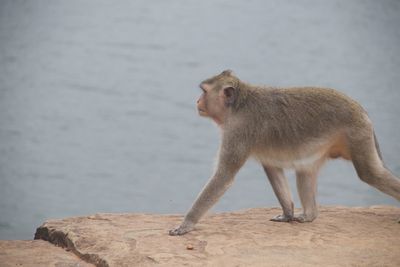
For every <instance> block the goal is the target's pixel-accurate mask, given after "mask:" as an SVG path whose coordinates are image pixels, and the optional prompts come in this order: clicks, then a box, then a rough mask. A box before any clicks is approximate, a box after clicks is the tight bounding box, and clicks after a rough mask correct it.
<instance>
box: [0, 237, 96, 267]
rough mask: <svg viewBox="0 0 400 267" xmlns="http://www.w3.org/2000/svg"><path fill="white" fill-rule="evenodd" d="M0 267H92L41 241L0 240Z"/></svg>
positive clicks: (72, 255) (70, 254) (74, 256)
mask: <svg viewBox="0 0 400 267" xmlns="http://www.w3.org/2000/svg"><path fill="white" fill-rule="evenodd" d="M0 266H1V267H8V266H9V267H11V266H13V267H15V266H30V267H43V266H57V267H78V266H80V267H89V266H92V267H93V265H92V264H88V263H86V262H85V261H83V260H81V259H79V258H78V257H77V256H76V255H74V254H72V253H69V252H67V251H65V250H64V249H62V248H59V247H56V246H54V245H52V244H50V243H49V242H46V241H43V240H0Z"/></svg>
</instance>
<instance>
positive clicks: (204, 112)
mask: <svg viewBox="0 0 400 267" xmlns="http://www.w3.org/2000/svg"><path fill="white" fill-rule="evenodd" d="M197 111H198V112H199V114H200V115H206V114H207V113H206V111H205V110H204V109H201V108H198V109H197Z"/></svg>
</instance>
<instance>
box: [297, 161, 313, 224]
mask: <svg viewBox="0 0 400 267" xmlns="http://www.w3.org/2000/svg"><path fill="white" fill-rule="evenodd" d="M296 183H297V191H298V193H299V197H300V201H301V205H302V206H303V213H301V214H295V215H294V221H297V222H301V223H303V222H312V221H313V220H314V219H315V218H317V216H318V207H317V202H316V194H317V170H316V169H315V168H311V169H309V170H296Z"/></svg>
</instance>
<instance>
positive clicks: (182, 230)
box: [169, 224, 193, 236]
mask: <svg viewBox="0 0 400 267" xmlns="http://www.w3.org/2000/svg"><path fill="white" fill-rule="evenodd" d="M192 230H193V225H192V224H181V225H180V226H179V227H177V228H175V229H172V230H169V235H172V236H175V235H184V234H186V233H187V232H190V231H192Z"/></svg>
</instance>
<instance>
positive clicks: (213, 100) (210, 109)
mask: <svg viewBox="0 0 400 267" xmlns="http://www.w3.org/2000/svg"><path fill="white" fill-rule="evenodd" d="M200 89H201V90H202V94H201V95H200V97H199V99H198V100H197V110H198V112H199V115H200V116H203V117H210V118H212V119H214V118H215V117H220V115H222V113H223V111H224V105H223V101H222V99H221V96H220V94H219V92H218V91H217V90H216V88H215V86H214V85H213V84H209V83H202V84H200Z"/></svg>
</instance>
